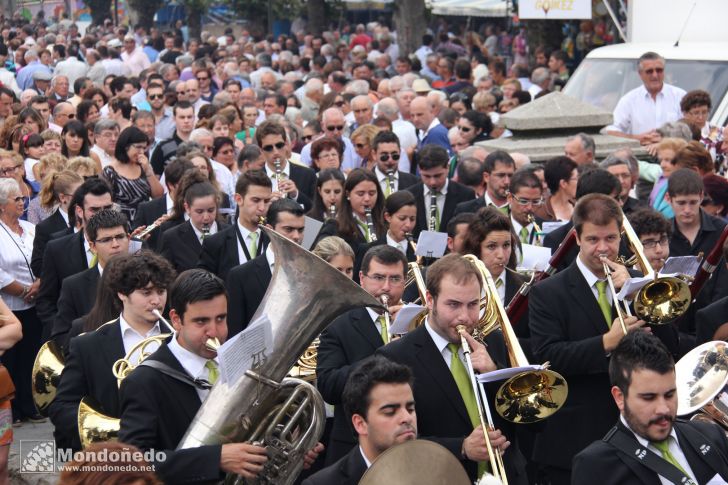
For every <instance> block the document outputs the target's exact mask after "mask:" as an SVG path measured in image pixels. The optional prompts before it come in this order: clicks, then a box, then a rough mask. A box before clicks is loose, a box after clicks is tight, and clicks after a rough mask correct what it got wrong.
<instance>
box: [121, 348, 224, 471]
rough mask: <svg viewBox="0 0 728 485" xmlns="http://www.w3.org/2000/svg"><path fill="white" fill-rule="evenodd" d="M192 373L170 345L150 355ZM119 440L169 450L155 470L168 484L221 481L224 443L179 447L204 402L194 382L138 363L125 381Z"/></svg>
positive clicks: (122, 389)
mask: <svg viewBox="0 0 728 485" xmlns="http://www.w3.org/2000/svg"><path fill="white" fill-rule="evenodd" d="M148 358H149V359H152V360H157V361H160V362H163V363H165V364H167V365H168V366H170V367H172V368H173V369H175V370H177V371H179V372H183V373H187V372H186V371H185V370H184V368H183V367H182V365H181V364H180V363H179V361H178V360H177V359H176V358H175V357H174V355H173V354H172V352H171V351H170V350H169V347H167V345H166V344H164V345H162V346H161V347H159V349H158V350H157V351H156V352H154V353H153V354H152V355H150V356H149V357H148ZM119 394H120V396H121V398H120V402H121V429H120V430H119V441H121V442H123V443H129V444H131V445H134V446H137V447H139V448H141V449H142V450H148V449H151V448H154V449H155V450H156V451H164V452H165V454H166V459H165V460H164V461H162V462H156V463H154V464H155V466H156V467H155V472H156V473H157V474H158V475H159V476H160V478H161V479H162V480H164V482H165V483H174V484H178V483H180V484H181V483H201V482H214V481H218V480H221V479H222V477H223V475H222V472H221V470H220V453H221V450H222V446H221V445H207V446H200V447H198V448H190V449H186V450H177V451H175V448H177V445H178V444H179V442H180V440H181V439H182V437H183V436H184V434H185V432H186V431H187V428H188V427H189V425H190V423H191V422H192V420H193V419H194V417H195V414H197V411H198V409H199V408H200V405H201V402H200V397H199V395H198V394H197V391H196V390H195V388H194V387H192V386H191V385H188V384H185V383H183V382H181V381H178V380H177V379H174V378H172V377H169V376H167V375H166V374H163V373H161V372H159V371H158V370H156V369H152V368H151V367H146V366H140V367H137V368H136V369H135V370H134V372H132V373H131V374H130V375H129V376H128V377H127V378H126V379H124V381H123V382H122V384H121V389H120V390H119Z"/></svg>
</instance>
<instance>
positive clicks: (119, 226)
mask: <svg viewBox="0 0 728 485" xmlns="http://www.w3.org/2000/svg"><path fill="white" fill-rule="evenodd" d="M128 224H129V223H128V222H127V219H126V216H125V215H124V214H122V213H121V212H119V211H115V210H113V209H103V210H100V211H99V212H97V213H96V214H94V215H93V216H92V217H91V219H90V220H89V221H88V223H87V224H86V239H87V240H88V242H89V247H90V248H91V252H93V253H94V255H96V258H97V259H98V261H97V264H96V266H94V267H91V268H89V269H87V270H85V271H81V272H80V273H76V274H75V275H71V276H69V277H68V278H66V279H64V280H63V283H61V293H60V297H59V298H58V313H57V314H56V317H55V319H54V321H53V329H52V331H51V338H52V339H53V340H55V341H56V343H57V344H59V346H60V347H61V348H62V349H64V351H66V350H68V332H69V330H70V329H71V324H72V323H73V320H75V319H76V318H79V317H82V316H84V315H86V314H87V313H88V312H89V311H90V310H91V307H93V305H94V302H95V301H96V286H97V284H98V282H99V278H100V277H101V272H102V271H103V269H104V268H105V267H106V263H107V262H108V261H109V259H111V258H112V257H113V256H115V255H117V254H127V253H128V252H129V231H128V227H129V225H128Z"/></svg>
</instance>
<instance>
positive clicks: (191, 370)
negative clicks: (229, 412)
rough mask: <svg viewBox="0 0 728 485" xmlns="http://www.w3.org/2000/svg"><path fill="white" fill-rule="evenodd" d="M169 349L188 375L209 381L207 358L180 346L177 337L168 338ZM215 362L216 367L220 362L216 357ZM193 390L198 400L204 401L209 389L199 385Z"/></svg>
mask: <svg viewBox="0 0 728 485" xmlns="http://www.w3.org/2000/svg"><path fill="white" fill-rule="evenodd" d="M168 348H169V351H170V352H172V355H174V357H175V358H176V359H177V361H178V362H179V363H180V365H181V366H182V368H183V369H184V370H185V371H186V372H187V374H189V375H190V377H192V378H193V379H205V380H206V381H208V382H210V370H209V369H208V368H207V367H205V365H206V364H207V359H206V358H204V357H201V356H199V355H197V354H194V353H192V352H190V351H189V350H187V349H186V348H184V347H182V346H181V345H180V344H179V342H178V341H177V337H176V336H175V338H173V339H172V340H170V342H169V344H168ZM213 360H214V361H215V363H217V365H218V368H219V367H220V362H219V360H218V358H217V357H215V359H213ZM195 391H197V395H198V396H199V397H200V401H204V400H205V398H206V397H207V395H208V394H209V393H210V390H209V389H200V388H199V387H195Z"/></svg>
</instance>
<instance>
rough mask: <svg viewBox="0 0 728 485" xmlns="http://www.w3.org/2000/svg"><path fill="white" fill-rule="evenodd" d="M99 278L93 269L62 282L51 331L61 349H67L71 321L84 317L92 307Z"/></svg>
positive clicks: (96, 270)
mask: <svg viewBox="0 0 728 485" xmlns="http://www.w3.org/2000/svg"><path fill="white" fill-rule="evenodd" d="M100 278H101V275H100V274H99V269H98V268H97V267H93V268H89V269H87V270H85V271H81V272H80V273H77V274H75V275H71V276H69V277H68V278H66V279H65V280H63V283H62V284H61V296H60V297H59V298H58V313H57V314H56V318H55V319H54V320H53V330H52V331H51V338H52V339H53V340H55V341H56V343H58V344H60V346H61V347H62V348H63V349H66V350H67V349H68V332H69V330H71V324H72V323H73V321H74V320H75V319H76V318H79V317H82V316H84V315H86V314H87V313H88V312H89V311H91V308H92V307H93V306H94V302H95V301H96V287H97V286H98V283H99V279H100Z"/></svg>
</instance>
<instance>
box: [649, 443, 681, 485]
mask: <svg viewBox="0 0 728 485" xmlns="http://www.w3.org/2000/svg"><path fill="white" fill-rule="evenodd" d="M669 442H670V438H668V439H666V440H663V441H652V446H654V447H655V448H657V449H658V450H660V453H662V458H663V459H664V460H665V461H666V462H668V463H670V464H672V465H674V466H675V468H677V469H678V470H680V471H681V472H683V475H685V476H686V477H690V475H688V473H687V472H686V471H685V470H684V469H683V467H681V466H680V463H679V462H678V461H677V460H676V459H675V457H674V456H673V454H672V453H670V448H669V446H670V443H669Z"/></svg>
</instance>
